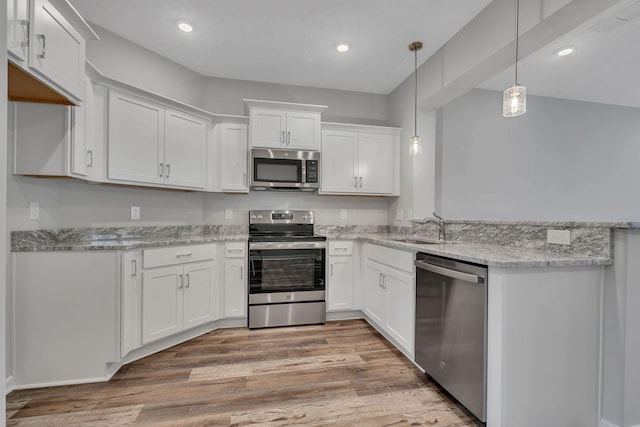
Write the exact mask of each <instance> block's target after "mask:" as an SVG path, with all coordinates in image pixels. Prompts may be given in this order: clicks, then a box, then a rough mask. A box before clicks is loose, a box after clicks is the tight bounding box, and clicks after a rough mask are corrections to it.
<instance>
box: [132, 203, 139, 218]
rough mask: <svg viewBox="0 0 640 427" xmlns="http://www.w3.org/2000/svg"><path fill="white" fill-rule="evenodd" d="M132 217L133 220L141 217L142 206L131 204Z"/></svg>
mask: <svg viewBox="0 0 640 427" xmlns="http://www.w3.org/2000/svg"><path fill="white" fill-rule="evenodd" d="M131 219H132V220H133V221H138V220H139V219H140V206H131Z"/></svg>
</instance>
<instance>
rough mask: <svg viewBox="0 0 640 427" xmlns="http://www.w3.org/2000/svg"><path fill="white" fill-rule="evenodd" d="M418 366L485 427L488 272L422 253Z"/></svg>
mask: <svg viewBox="0 0 640 427" xmlns="http://www.w3.org/2000/svg"><path fill="white" fill-rule="evenodd" d="M415 264H416V328H415V334H416V337H415V338H416V339H415V345H416V363H417V364H418V365H419V366H420V367H422V368H423V369H424V371H425V372H426V373H427V374H428V375H429V376H431V377H432V378H433V379H434V380H435V381H436V382H438V383H439V384H440V385H441V386H442V387H444V388H445V389H446V390H447V391H448V392H449V393H451V395H452V396H453V397H455V398H456V399H457V400H458V401H459V402H460V403H461V404H462V405H464V406H465V407H466V408H467V409H468V410H469V411H470V412H471V413H473V414H474V415H475V416H476V417H478V418H479V419H480V420H481V421H482V422H485V421H486V407H487V402H486V384H487V381H486V380H487V267H486V266H481V265H477V264H470V263H465V262H461V261H456V260H451V259H447V258H442V257H436V256H431V255H427V254H423V253H418V254H417V256H416V261H415Z"/></svg>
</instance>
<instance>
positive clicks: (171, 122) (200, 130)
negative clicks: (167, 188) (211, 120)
mask: <svg viewBox="0 0 640 427" xmlns="http://www.w3.org/2000/svg"><path fill="white" fill-rule="evenodd" d="M207 125H208V123H207V121H205V120H203V119H200V118H197V117H194V116H192V115H189V114H185V113H181V112H178V111H175V110H169V109H167V110H166V111H165V120H164V126H165V135H164V144H165V146H164V162H165V165H164V167H165V183H166V184H169V185H175V186H180V187H190V188H204V186H205V181H206V169H207Z"/></svg>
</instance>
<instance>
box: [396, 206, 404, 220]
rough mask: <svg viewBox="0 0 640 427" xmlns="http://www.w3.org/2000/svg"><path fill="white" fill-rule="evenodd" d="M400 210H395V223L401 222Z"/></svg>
mask: <svg viewBox="0 0 640 427" xmlns="http://www.w3.org/2000/svg"><path fill="white" fill-rule="evenodd" d="M402 217H403V215H402V209H396V221H402Z"/></svg>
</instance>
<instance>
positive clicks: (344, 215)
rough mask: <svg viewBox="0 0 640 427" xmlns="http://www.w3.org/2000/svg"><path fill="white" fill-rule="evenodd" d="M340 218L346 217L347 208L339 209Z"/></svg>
mask: <svg viewBox="0 0 640 427" xmlns="http://www.w3.org/2000/svg"><path fill="white" fill-rule="evenodd" d="M340 219H347V210H346V209H340Z"/></svg>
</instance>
